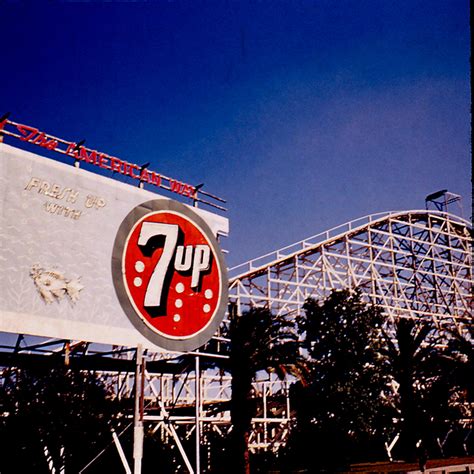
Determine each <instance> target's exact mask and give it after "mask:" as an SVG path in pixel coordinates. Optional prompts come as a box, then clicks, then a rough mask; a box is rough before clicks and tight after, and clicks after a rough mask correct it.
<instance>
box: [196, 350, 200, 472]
mask: <svg viewBox="0 0 474 474" xmlns="http://www.w3.org/2000/svg"><path fill="white" fill-rule="evenodd" d="M195 391H196V471H195V473H196V474H200V473H201V368H200V364H199V356H196V387H195Z"/></svg>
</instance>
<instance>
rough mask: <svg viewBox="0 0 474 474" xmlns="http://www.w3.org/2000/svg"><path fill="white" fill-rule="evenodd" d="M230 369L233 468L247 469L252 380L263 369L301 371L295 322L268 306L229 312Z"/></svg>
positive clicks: (280, 373) (252, 410)
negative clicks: (273, 311) (239, 313)
mask: <svg viewBox="0 0 474 474" xmlns="http://www.w3.org/2000/svg"><path fill="white" fill-rule="evenodd" d="M229 334H230V338H231V352H230V372H231V374H232V400H231V419H232V426H233V432H232V454H233V468H234V470H235V472H248V470H249V453H248V436H249V431H250V426H251V420H252V417H253V416H254V415H255V413H256V404H255V399H253V398H252V381H253V379H254V378H255V375H256V374H257V372H259V371H262V370H266V371H268V372H275V373H276V374H277V375H278V376H280V377H285V375H286V374H287V373H289V372H290V373H295V374H297V373H299V372H300V371H301V358H300V357H299V345H298V335H297V333H296V331H295V325H294V322H293V321H291V320H289V319H286V318H284V317H282V316H275V315H273V314H272V313H271V311H270V310H268V309H267V308H252V309H251V310H249V311H247V312H245V313H243V314H242V315H241V316H238V315H236V314H235V312H234V314H232V315H231V322H230V329H229Z"/></svg>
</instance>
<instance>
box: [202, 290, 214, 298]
mask: <svg viewBox="0 0 474 474" xmlns="http://www.w3.org/2000/svg"><path fill="white" fill-rule="evenodd" d="M213 295H214V293H213V292H212V290H206V291H205V292H204V297H205V298H206V299H207V300H210V299H211V298H212V297H213Z"/></svg>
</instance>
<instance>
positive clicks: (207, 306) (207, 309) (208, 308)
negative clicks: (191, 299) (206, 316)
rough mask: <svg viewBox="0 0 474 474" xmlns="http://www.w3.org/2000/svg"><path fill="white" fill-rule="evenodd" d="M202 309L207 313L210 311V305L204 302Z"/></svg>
mask: <svg viewBox="0 0 474 474" xmlns="http://www.w3.org/2000/svg"><path fill="white" fill-rule="evenodd" d="M202 309H203V311H204V312H205V313H209V311H211V307H210V306H209V305H208V304H205V305H204V307H203V308H202Z"/></svg>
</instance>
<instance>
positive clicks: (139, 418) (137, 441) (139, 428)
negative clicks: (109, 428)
mask: <svg viewBox="0 0 474 474" xmlns="http://www.w3.org/2000/svg"><path fill="white" fill-rule="evenodd" d="M136 364H137V365H136V368H135V412H134V416H133V474H141V472H142V457H143V392H144V390H143V389H144V377H143V368H144V367H143V364H144V362H143V347H142V345H141V344H139V345H138V346H137V355H136Z"/></svg>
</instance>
